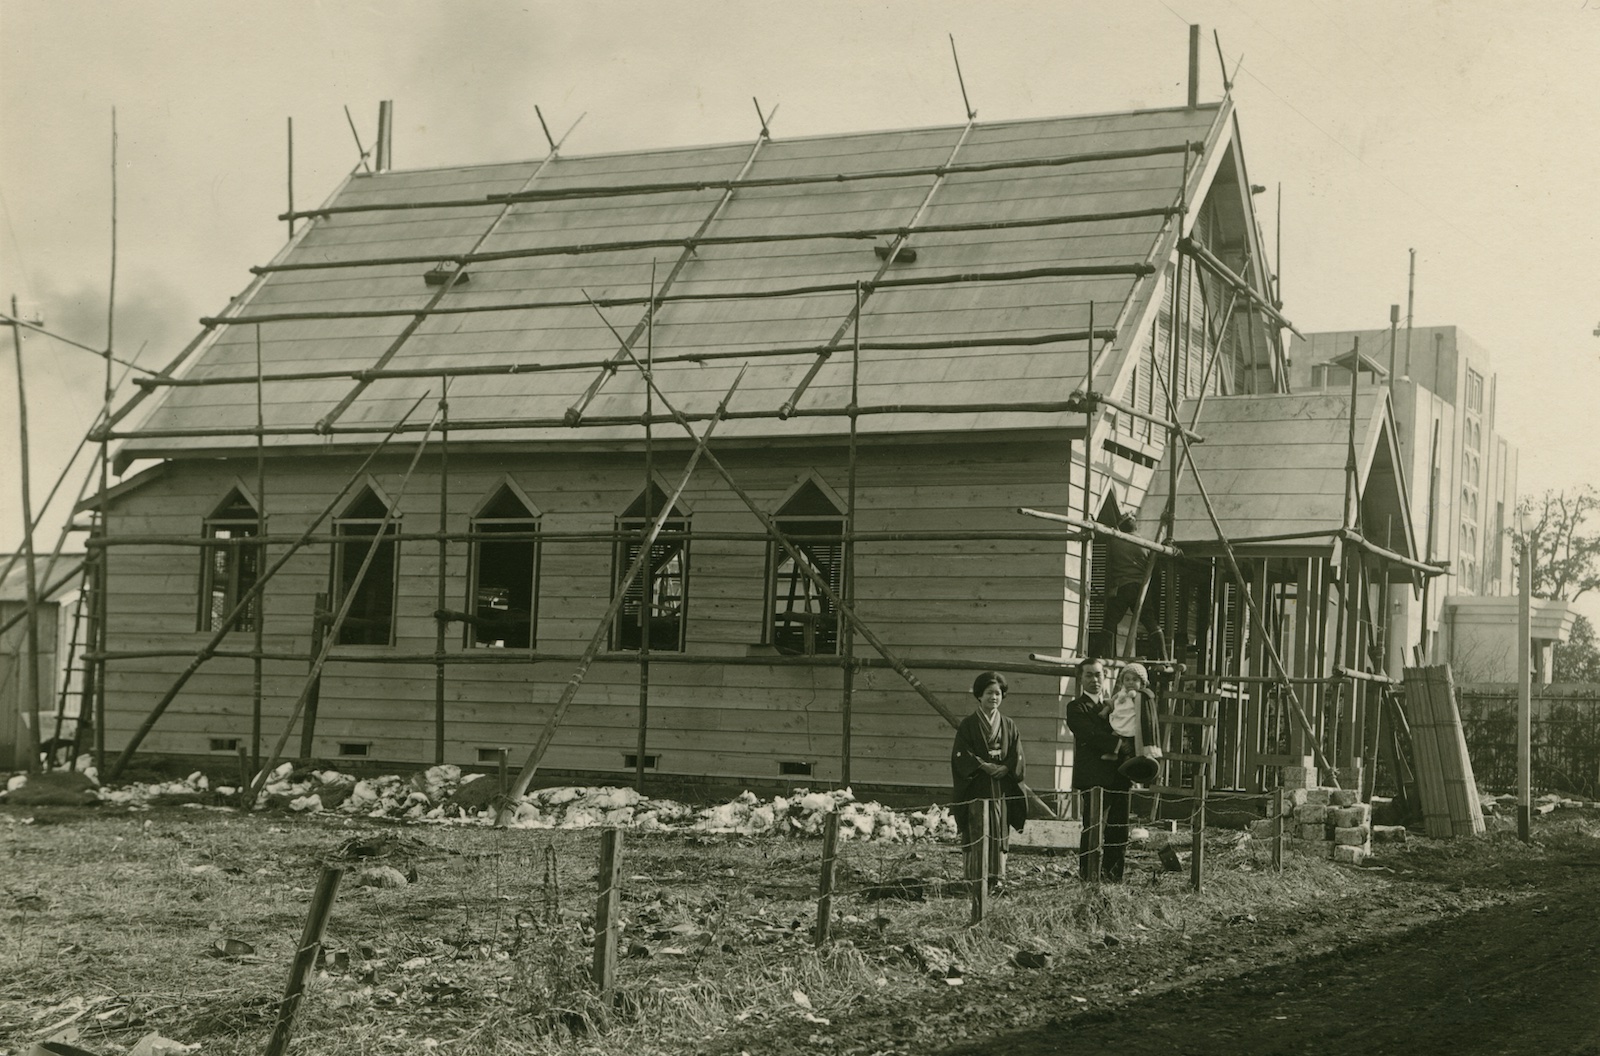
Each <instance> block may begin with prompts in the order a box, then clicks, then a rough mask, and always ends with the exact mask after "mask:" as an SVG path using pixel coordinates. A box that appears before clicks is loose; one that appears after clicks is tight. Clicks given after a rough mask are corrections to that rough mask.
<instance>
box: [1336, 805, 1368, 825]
mask: <svg viewBox="0 0 1600 1056" xmlns="http://www.w3.org/2000/svg"><path fill="white" fill-rule="evenodd" d="M1371 815H1372V812H1371V810H1370V809H1369V808H1368V807H1367V805H1366V804H1365V803H1357V804H1356V805H1355V806H1353V807H1329V808H1328V823H1329V824H1330V825H1338V826H1340V827H1341V828H1349V827H1350V826H1351V825H1366V824H1368V823H1369V822H1370V821H1371V820H1372V816H1371Z"/></svg>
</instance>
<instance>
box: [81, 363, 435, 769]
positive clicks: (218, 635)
mask: <svg viewBox="0 0 1600 1056" xmlns="http://www.w3.org/2000/svg"><path fill="white" fill-rule="evenodd" d="M427 398H428V394H427V393H423V394H422V395H421V396H419V397H417V400H416V402H415V403H413V404H412V405H411V407H410V409H409V410H407V411H406V413H405V415H404V416H403V417H402V418H401V419H400V422H401V423H403V422H404V421H405V420H406V419H407V418H409V417H411V415H412V414H413V413H414V412H415V411H416V409H417V408H418V407H419V406H421V405H422V401H423V400H425V399H427ZM399 425H400V423H396V425H395V426H394V427H393V428H391V429H390V430H389V432H388V433H387V434H385V436H384V437H383V439H381V440H379V441H378V444H377V446H376V447H374V448H373V449H372V452H371V453H370V454H369V455H367V457H366V459H365V460H364V461H363V462H362V463H361V465H359V466H358V467H356V471H355V472H354V473H353V474H351V475H350V479H349V480H347V481H345V483H344V486H343V487H341V488H340V489H339V492H338V494H336V495H335V496H334V497H333V499H332V500H331V501H329V503H328V504H327V505H326V506H324V507H323V508H322V512H321V513H319V514H317V516H316V517H315V518H314V519H313V520H312V522H311V523H310V524H309V525H308V526H307V527H306V530H305V532H304V533H302V535H301V537H300V538H299V539H297V540H295V542H294V543H293V544H291V545H290V547H289V549H288V550H286V551H284V553H283V554H282V555H281V556H279V558H278V559H277V560H276V561H274V562H273V563H272V566H271V567H270V568H268V569H267V570H266V571H265V572H263V573H261V575H260V576H258V577H257V578H256V581H255V583H253V584H251V586H250V589H249V590H248V591H246V592H245V594H244V596H243V597H241V598H240V599H239V600H238V601H237V602H235V603H234V606H233V608H232V609H231V610H229V612H228V614H227V615H226V616H224V617H223V618H222V620H221V624H220V626H219V627H217V629H216V630H215V631H214V632H213V633H212V635H211V637H210V638H209V639H207V641H206V643H205V644H204V645H202V646H201V647H200V649H199V650H198V651H197V652H194V653H192V654H191V655H192V659H191V660H190V661H189V664H188V666H187V667H185V668H184V669H183V671H182V672H180V673H179V675H178V677H177V678H176V679H175V680H174V681H173V683H172V685H171V686H169V687H168V689H167V691H166V692H165V693H164V694H162V696H161V699H160V700H159V701H157V702H156V706H155V707H154V708H152V709H150V713H149V714H148V715H146V716H145V718H144V721H143V722H141V723H140V724H139V728H138V729H137V730H135V731H134V733H133V736H132V737H131V738H130V739H129V740H128V743H127V745H126V746H124V747H123V749H122V754H121V755H120V756H118V757H117V761H116V763H115V764H114V765H113V766H112V768H111V771H110V773H109V774H108V775H107V777H108V779H114V778H116V777H117V776H119V775H120V774H121V773H122V770H123V768H124V767H126V766H127V765H128V761H129V760H130V759H132V758H133V753H134V752H135V751H137V750H138V748H139V744H140V743H141V742H142V741H143V740H144V739H145V737H146V736H147V735H148V734H149V733H150V731H151V729H153V728H154V727H155V724H156V722H157V721H159V720H160V718H161V716H162V714H163V713H164V712H165V711H166V710H167V707H168V705H170V704H171V703H172V702H173V700H175V699H177V696H178V693H179V692H181V691H182V689H183V687H184V685H185V684H187V683H188V681H189V679H190V678H192V677H194V673H195V672H196V671H198V670H200V668H201V666H202V665H204V664H205V662H206V661H207V660H209V659H211V657H213V656H215V655H216V652H217V647H218V646H219V645H221V644H222V640H223V639H224V638H226V637H227V636H228V632H229V631H231V630H232V629H233V625H234V624H235V623H237V622H238V620H239V617H240V616H241V615H243V614H244V613H245V611H246V610H247V609H248V608H249V606H250V604H251V603H252V602H253V601H254V600H255V598H256V596H257V595H259V594H261V593H262V591H264V590H265V589H266V586H267V584H268V583H269V582H271V581H272V577H273V576H275V575H277V574H278V571H279V569H281V568H283V566H284V565H286V564H288V563H289V559H290V558H291V557H293V556H294V555H295V554H296V553H297V552H298V551H299V550H300V548H301V547H303V546H305V545H306V540H307V539H309V538H310V536H311V535H313V534H314V533H315V532H316V529H317V526H318V525H319V524H321V523H322V522H323V521H324V520H326V519H327V517H328V515H329V514H331V513H333V511H334V509H335V508H336V507H337V506H338V505H339V503H340V502H342V501H344V497H345V495H346V494H348V493H349V491H350V489H351V488H352V487H353V486H354V485H355V483H356V481H358V480H360V479H361V478H362V476H363V475H364V474H365V473H366V471H367V467H368V466H370V465H371V464H372V462H373V460H374V459H376V458H377V457H378V454H379V453H380V452H381V451H382V450H383V449H384V448H385V447H387V446H388V444H389V441H390V440H392V439H394V437H395V435H396V434H397V433H398V432H399ZM100 501H101V508H102V509H104V506H105V497H104V492H102V493H101V500H100ZM101 524H102V531H104V525H105V521H104V519H102V521H101ZM107 553H108V551H107V550H105V549H102V550H101V551H100V562H101V568H102V570H103V569H104V567H105V558H106V554H107ZM101 576H102V583H104V582H105V580H104V572H103V571H102V573H101ZM100 593H101V598H100V605H101V609H102V611H103V610H104V606H105V594H106V593H107V592H106V591H105V590H102V591H101V592H100ZM100 637H101V640H100V644H99V648H98V650H97V651H96V652H97V655H98V656H99V657H100V658H101V659H99V660H98V661H97V663H99V664H100V665H101V672H102V677H101V684H100V687H99V689H100V699H101V700H102V701H103V700H104V696H105V685H104V665H105V660H104V659H103V658H104V657H105V656H106V655H107V649H106V643H107V638H106V628H105V626H104V625H103V624H102V626H101V628H100ZM102 706H103V705H102ZM97 735H98V736H101V737H103V736H104V724H101V726H100V727H99V729H98V732H97ZM102 750H103V749H102Z"/></svg>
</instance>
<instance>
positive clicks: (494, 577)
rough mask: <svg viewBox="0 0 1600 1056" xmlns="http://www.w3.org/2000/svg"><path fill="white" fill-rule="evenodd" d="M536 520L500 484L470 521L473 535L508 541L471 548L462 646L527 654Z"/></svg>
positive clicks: (533, 606)
mask: <svg viewBox="0 0 1600 1056" xmlns="http://www.w3.org/2000/svg"><path fill="white" fill-rule="evenodd" d="M537 518H538V515H537V514H536V513H535V512H534V511H533V510H530V509H529V508H528V505H527V503H525V502H523V501H522V499H521V498H520V497H519V496H518V495H517V494H516V492H515V491H513V490H512V489H511V488H510V487H509V486H507V485H504V484H502V485H501V486H500V489H499V490H498V491H496V492H495V494H494V496H493V497H492V498H491V499H490V500H489V501H488V502H487V503H486V504H485V505H484V506H483V508H482V509H481V510H479V512H478V515H477V516H476V517H474V518H473V520H472V532H473V534H475V535H482V534H489V535H508V536H517V537H518V538H509V539H506V540H505V541H503V542H502V541H499V540H495V539H475V540H473V543H472V593H471V603H470V612H471V613H472V621H471V623H470V625H469V627H468V630H467V644H468V645H470V646H480V647H484V648H490V649H528V648H531V647H532V646H533V643H534V641H535V627H536V625H537V622H538V596H539V592H538V574H539V541H538V539H537V538H533V537H532V536H534V535H536V534H537V532H538V530H539V522H538V519H537Z"/></svg>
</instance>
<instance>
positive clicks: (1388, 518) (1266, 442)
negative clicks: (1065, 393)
mask: <svg viewBox="0 0 1600 1056" xmlns="http://www.w3.org/2000/svg"><path fill="white" fill-rule="evenodd" d="M1195 406H1196V401H1195V400H1189V401H1187V402H1186V403H1185V404H1184V406H1183V409H1182V411H1181V413H1180V414H1179V417H1180V418H1181V419H1182V420H1183V421H1185V422H1188V421H1191V420H1193V419H1194V413H1195ZM1195 429H1196V430H1197V431H1198V432H1199V433H1200V435H1202V436H1204V437H1205V442H1204V443H1201V444H1196V445H1194V446H1193V448H1192V451H1193V457H1194V469H1195V471H1197V472H1198V473H1199V475H1200V478H1201V479H1202V480H1203V481H1204V482H1205V488H1206V495H1207V497H1209V498H1210V500H1211V503H1212V506H1213V508H1214V509H1215V511H1216V515H1217V520H1218V522H1219V524H1220V525H1221V528H1222V531H1223V532H1224V533H1226V534H1227V536H1228V538H1229V539H1230V540H1233V541H1235V542H1241V541H1243V542H1248V541H1249V540H1251V539H1259V538H1261V537H1264V536H1282V535H1285V534H1291V533H1298V532H1325V533H1327V534H1326V535H1324V536H1321V537H1318V538H1312V539H1302V540H1295V541H1289V540H1281V541H1279V542H1278V543H1276V544H1275V545H1276V548H1278V549H1284V550H1298V551H1308V552H1309V551H1312V550H1328V549H1330V548H1331V546H1332V536H1333V534H1334V533H1336V532H1337V531H1338V530H1339V529H1340V528H1343V527H1344V523H1345V518H1344V504H1345V473H1346V469H1345V467H1346V464H1347V462H1348V456H1349V450H1350V394H1349V393H1348V392H1318V393H1313V394H1310V395H1290V394H1287V393H1271V394H1262V395H1249V396H1212V397H1210V398H1208V399H1207V400H1206V401H1205V403H1204V404H1203V405H1202V406H1201V408H1200V416H1199V419H1198V421H1197V422H1196V424H1195ZM1355 447H1356V487H1357V493H1358V494H1359V495H1360V496H1361V501H1362V509H1363V512H1364V514H1365V515H1366V517H1367V520H1368V523H1367V524H1366V525H1364V534H1365V535H1366V536H1367V537H1368V538H1369V539H1371V541H1373V542H1375V543H1378V544H1379V545H1381V546H1385V547H1387V548H1389V549H1391V550H1393V551H1395V552H1397V553H1399V554H1401V555H1403V556H1406V557H1412V558H1415V557H1417V556H1418V555H1417V548H1416V541H1415V535H1414V533H1413V531H1412V525H1411V519H1410V514H1409V512H1408V510H1409V508H1410V507H1409V503H1408V502H1407V501H1406V492H1405V482H1404V480H1403V479H1402V478H1401V477H1400V476H1399V475H1398V474H1397V473H1396V472H1395V467H1396V466H1398V465H1399V464H1400V459H1399V449H1398V448H1397V447H1396V445H1395V439H1394V416H1393V414H1392V413H1391V412H1390V409H1389V402H1388V398H1387V393H1386V390H1384V389H1380V388H1374V387H1370V386H1369V387H1367V388H1364V389H1362V390H1361V391H1360V392H1359V394H1358V396H1357V398H1356V421H1355ZM1168 490H1169V474H1168V472H1167V467H1166V465H1165V464H1163V466H1162V467H1161V468H1160V469H1158V470H1157V471H1156V473H1155V474H1154V476H1153V478H1152V481H1151V486H1150V491H1149V493H1148V494H1146V496H1145V499H1144V503H1143V505H1142V506H1141V508H1140V519H1141V521H1142V522H1143V523H1145V524H1148V525H1151V526H1154V525H1155V524H1157V523H1159V521H1160V518H1161V514H1162V511H1164V510H1165V509H1166V505H1167V492H1168ZM1175 515H1176V531H1175V533H1174V536H1173V538H1174V541H1175V542H1176V543H1177V545H1178V546H1180V547H1182V548H1183V549H1184V550H1185V551H1186V552H1193V553H1205V552H1208V551H1214V550H1215V549H1217V548H1218V547H1219V546H1220V544H1219V543H1218V542H1217V532H1216V529H1215V528H1214V527H1213V526H1212V523H1211V519H1210V517H1209V515H1208V514H1207V513H1206V508H1205V500H1204V499H1202V498H1201V496H1200V491H1199V488H1198V487H1197V486H1196V485H1195V474H1194V473H1193V472H1191V471H1190V469H1189V467H1188V466H1187V465H1183V466H1181V467H1180V472H1179V474H1178V499H1177V503H1176V509H1175ZM1377 517H1382V518H1383V519H1384V523H1373V521H1374V519H1375V518H1377Z"/></svg>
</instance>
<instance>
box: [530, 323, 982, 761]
mask: <svg viewBox="0 0 1600 1056" xmlns="http://www.w3.org/2000/svg"><path fill="white" fill-rule="evenodd" d="M625 351H627V352H628V358H629V359H631V360H632V361H633V364H634V366H635V367H639V365H640V364H639V360H638V357H636V356H634V355H633V353H632V351H631V350H625ZM647 380H648V379H647ZM649 384H650V385H651V387H652V388H655V392H656V396H657V397H659V398H660V400H661V403H662V406H664V407H665V408H667V409H668V410H669V411H670V410H672V409H673V407H672V402H671V401H670V400H669V399H667V396H666V394H665V393H663V392H662V391H661V390H660V388H658V387H656V385H655V382H654V381H653V380H649ZM678 424H679V425H681V426H682V427H683V429H684V431H686V432H687V433H689V435H690V436H695V432H694V427H693V426H692V425H691V424H690V423H689V422H688V420H687V419H685V418H683V417H682V416H679V419H678ZM695 450H696V451H700V452H703V454H704V456H705V459H706V461H707V462H708V463H709V464H710V465H711V467H712V468H713V469H715V470H716V471H717V474H718V475H719V476H720V477H722V480H723V482H724V483H725V484H727V486H728V488H729V489H730V490H731V491H732V492H733V493H734V494H735V495H737V496H738V497H739V501H740V502H743V503H744V505H745V508H746V509H748V510H749V511H750V512H751V513H752V514H754V515H755V517H756V520H758V521H760V522H761V525H762V527H764V528H766V530H767V531H768V532H769V533H770V534H771V536H772V541H773V542H775V543H777V544H778V546H779V547H781V548H782V549H783V552H784V554H785V555H786V556H787V557H788V558H789V560H791V561H793V562H794V564H795V568H797V569H798V570H800V571H801V572H803V573H804V574H805V576H806V578H807V579H809V580H811V582H812V584H813V585H814V586H815V587H816V588H817V590H819V591H820V592H821V593H822V594H823V595H824V596H825V597H826V598H827V599H828V600H829V601H830V602H832V603H833V608H834V612H835V613H837V614H838V615H839V616H840V617H841V618H843V619H846V620H848V621H849V623H850V626H852V627H854V628H855V629H856V630H857V631H858V632H859V633H860V634H861V636H862V637H863V638H865V639H866V640H867V644H869V645H871V646H872V647H873V648H874V649H876V650H877V651H878V655H880V656H882V657H883V658H884V659H885V660H887V661H888V662H889V666H890V667H892V668H893V669H894V672H895V674H897V675H899V676H900V677H901V678H903V679H904V680H905V681H906V683H907V684H908V685H910V686H911V688H912V689H914V690H916V691H917V695H918V696H920V697H922V699H923V700H925V701H927V703H928V705H929V707H931V708H933V710H934V711H937V712H938V713H939V714H940V715H941V716H943V718H944V720H945V721H946V722H948V723H949V724H950V725H951V726H959V725H960V724H961V719H960V717H959V716H957V715H956V714H955V712H953V711H951V710H950V709H949V708H948V707H946V706H945V704H944V703H943V702H942V701H940V700H939V698H938V697H936V696H935V695H934V693H933V691H932V690H930V689H929V688H928V687H927V686H925V685H923V683H922V680H921V679H919V678H917V676H916V674H915V673H914V672H913V671H912V670H911V669H910V668H909V667H907V666H906V665H905V663H904V662H903V661H901V660H900V659H899V657H897V656H896V655H895V654H894V652H893V651H892V650H890V648H889V647H888V645H886V644H885V643H884V641H883V639H881V638H879V637H878V635H877V634H875V633H874V632H873V631H872V629H871V628H870V627H868V626H867V625H866V624H864V623H862V622H861V620H860V619H859V618H857V616H856V614H855V610H854V608H853V607H852V606H851V605H850V604H849V603H848V602H846V601H845V600H844V599H843V598H841V597H840V596H839V594H838V592H837V591H835V590H834V589H833V587H832V586H830V585H829V583H828V580H827V577H825V576H823V575H822V574H821V573H819V572H818V571H817V570H816V569H815V568H813V567H812V566H811V563H810V562H808V561H806V560H805V557H804V555H802V554H801V553H800V551H798V550H796V549H795V547H794V544H793V543H791V542H789V540H788V539H787V538H786V537H785V536H784V533H783V532H782V531H781V530H780V529H779V528H778V525H777V522H776V521H774V520H773V519H772V518H771V517H770V516H769V515H768V514H767V512H766V511H765V510H763V509H762V508H761V507H760V505H759V504H757V503H756V501H755V499H753V498H751V496H750V493H749V492H747V491H746V490H745V489H744V488H743V487H741V486H740V485H739V482H738V481H737V480H736V479H735V478H734V476H733V474H732V473H731V472H729V470H728V468H727V467H726V466H724V465H723V464H722V462H721V460H719V459H718V458H717V456H716V455H715V454H714V453H713V452H712V451H711V449H710V448H709V447H707V446H706V445H705V441H704V440H703V439H702V438H700V437H696V447H695ZM524 790H526V786H524Z"/></svg>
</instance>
